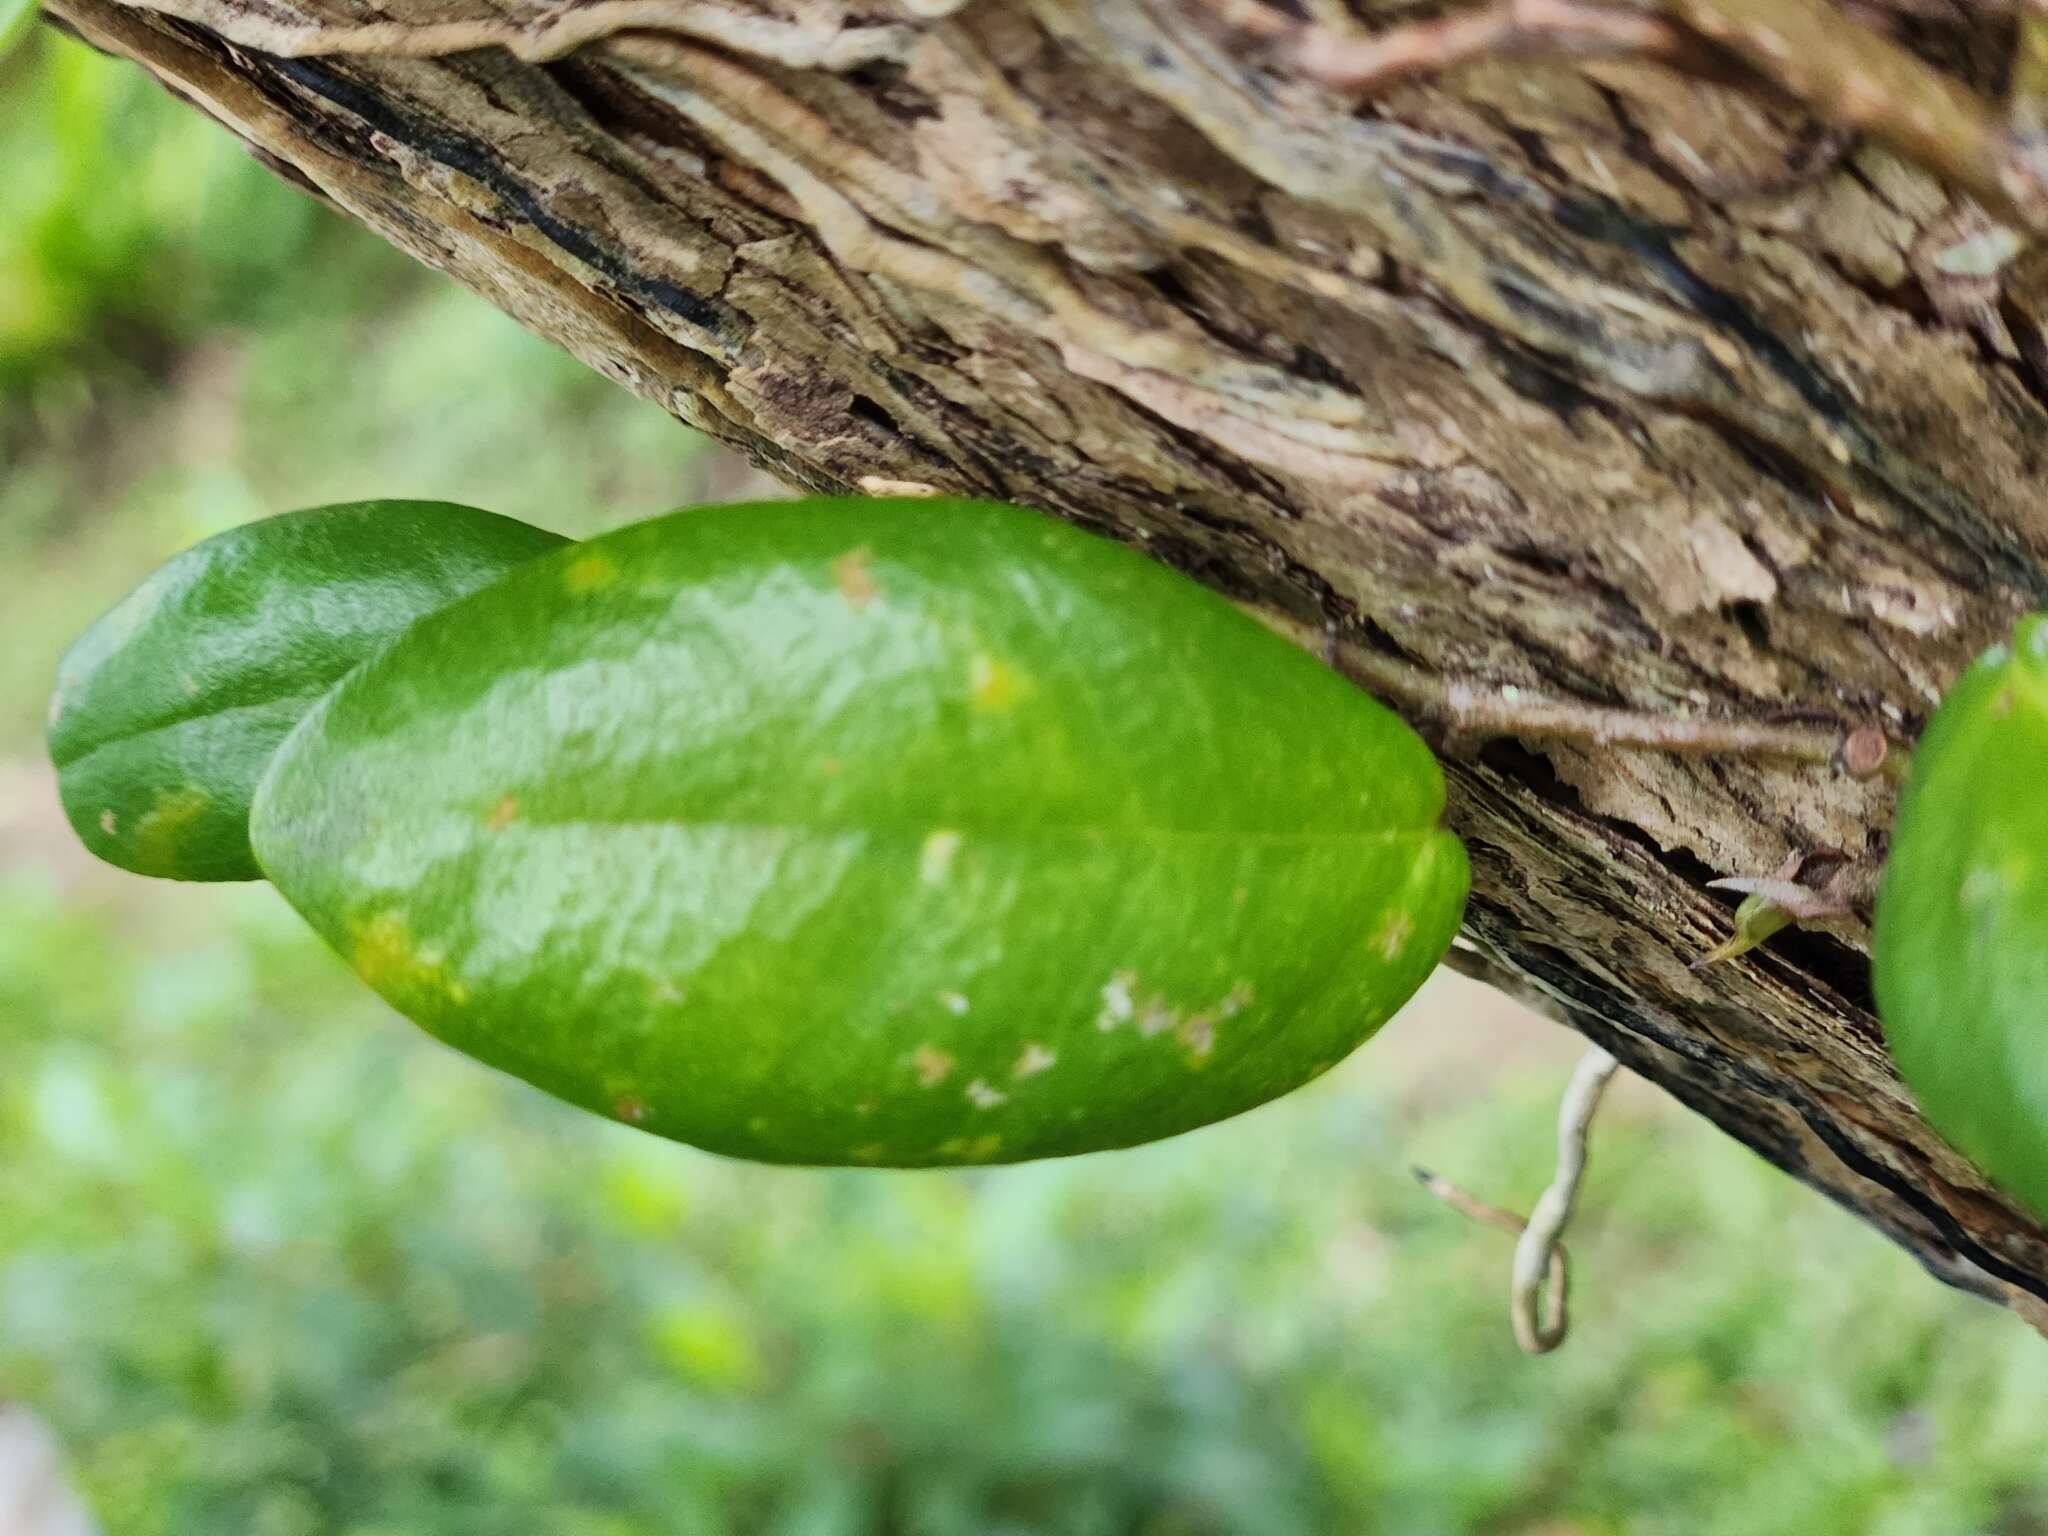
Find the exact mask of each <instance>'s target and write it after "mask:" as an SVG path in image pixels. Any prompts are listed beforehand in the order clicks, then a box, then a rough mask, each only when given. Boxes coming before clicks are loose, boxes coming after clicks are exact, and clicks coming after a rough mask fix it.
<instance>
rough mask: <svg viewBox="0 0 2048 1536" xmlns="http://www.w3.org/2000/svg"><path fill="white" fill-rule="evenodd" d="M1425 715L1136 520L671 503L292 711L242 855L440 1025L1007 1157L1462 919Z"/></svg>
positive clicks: (807, 1153) (1139, 1122)
mask: <svg viewBox="0 0 2048 1536" xmlns="http://www.w3.org/2000/svg"><path fill="white" fill-rule="evenodd" d="M1443 794H1444V788H1443V780H1442V776H1441V774H1440V772H1439V770H1438V768H1437V765H1436V762H1435V760H1434V759H1433V758H1432V757H1431V755H1430V753H1429V751H1428V749H1427V748H1426V747H1425V746H1424V745H1423V744H1422V742H1421V741H1420V740H1418V739H1417V738H1416V737H1415V736H1414V735H1413V734H1412V733H1411V732H1410V731H1409V730H1408V729H1407V728H1406V727H1405V726H1404V725H1402V724H1401V722H1400V721H1399V720H1398V719H1396V718H1395V717H1394V716H1393V715H1392V714H1390V713H1389V712H1388V711H1387V710H1385V709H1384V708H1382V707H1381V706H1380V705H1379V704H1377V703H1375V702H1374V701H1373V700H1372V699H1370V698H1368V697H1367V696H1366V695H1364V694H1362V693H1360V692H1358V691H1357V690H1355V689H1354V688H1352V687H1351V686H1350V685H1349V684H1348V683H1346V682H1345V681H1344V680H1343V679H1341V678H1339V677H1338V676H1337V675H1336V674H1334V673H1333V672H1331V671H1329V670H1328V669H1327V668H1325V667H1323V666H1321V665H1320V664H1319V663H1317V662H1316V661H1315V660H1313V659H1312V658H1310V657H1308V656H1306V655H1304V654H1303V653H1301V652H1300V651H1298V650H1296V649H1295V648H1293V647H1292V646H1290V645H1288V644H1287V643H1286V642H1285V641H1282V640H1280V639H1279V638H1277V637H1276V636H1274V635H1273V634H1271V633H1270V632H1269V631H1267V630H1266V629H1264V628H1263V627H1262V626H1260V625H1259V624H1258V623H1256V622H1255V621H1253V620H1252V619H1250V618H1247V617H1245V616H1244V615H1243V614H1241V613H1240V612H1238V611H1237V610H1236V609H1235V608H1233V607H1232V606H1231V605H1230V604H1229V603H1227V602H1225V601H1224V600H1222V599H1221V598H1219V597H1217V596H1215V595H1214V594H1212V593H1210V592H1208V591H1206V590H1205V589H1203V588H1201V587H1199V586H1197V585H1195V584H1194V583H1192V582H1190V581H1188V580H1186V579H1185V578H1183V577H1181V576H1178V575H1176V574H1175V573H1173V572H1171V571H1169V570H1167V569H1166V568H1165V567H1163V566H1160V565H1158V564H1156V563H1154V562H1152V561H1150V560H1148V559H1146V558H1144V557H1142V556H1140V555H1137V554H1134V553H1132V552H1130V551H1128V550H1125V549H1123V548H1121V547H1119V546H1117V545H1114V544H1111V543H1109V542H1107V541H1105V540H1102V539H1098V538H1095V537H1093V536H1091V535H1087V534H1084V533H1081V532H1079V531H1077V530H1075V529H1072V528H1070V527H1067V526H1065V525H1063V524H1060V523H1057V522H1054V521H1052V520H1050V519H1047V518H1043V517H1040V516H1037V515H1035V514H1031V513H1026V512H1022V511H1019V510H1017V509H1015V508H1006V507H1000V506H992V505H987V504H979V503H964V502H953V501H944V500H875V501H838V502H833V501H825V502H813V503H800V504H788V503H779V504H770V505H761V506H739V507H722V508H712V509H706V510H701V511H693V512H686V513H681V514H678V515H674V516H671V517H668V518H664V519H661V520H658V521H655V522H651V523H643V524H640V525H638V526H635V527H632V528H627V529H624V530H621V531H619V532H617V533H614V534H610V535H607V536H606V537H603V538H600V539H597V540H594V541H592V542H590V543H588V544H584V545H579V546H577V547H575V548H573V549H569V550H563V551H559V552H557V553H556V554H553V555H550V556H547V557H545V558H543V559H541V560H538V561H535V562H532V563H531V564H528V565H525V566H522V567H521V568H519V569H518V570H516V571H513V572H512V573H511V574H509V575H508V576H506V577H505V578H504V579H503V580H502V581H500V582H497V583H495V584H494V585H492V586H490V587H489V588H487V589H485V590H483V591H481V592H478V593H476V594H475V595H474V596H472V597H470V598H468V599H466V600H464V601H462V602H459V603H456V604H454V605H453V606H451V607H449V608H446V609H443V610H442V611H440V612H438V613H436V614H433V615H430V616H429V617H427V618H425V619H423V620H422V621H421V622H420V623H419V624H418V625H416V626H415V627H414V628H413V629H412V630H410V631H409V632H408V633H407V634H406V635H405V636H404V637H403V638H402V639H400V640H399V641H398V642H397V643H396V644H395V645H393V646H392V647H391V649H389V650H388V651H386V652H385V653H383V654H382V655H381V656H379V657H377V658H376V659H374V660H372V661H370V662H368V663H367V664H366V665H364V666H363V667H362V668H361V669H360V670H358V671H356V672H354V673H353V674H351V675H350V676H349V677H348V678H347V679H345V680H344V681H343V682H342V683H341V684H340V685H339V686H338V687H337V688H336V689H335V690H334V691H333V692H332V693H330V694H329V695H328V696H327V697H326V698H325V699H323V700H322V701H321V702H320V704H319V705H317V706H316V707H315V708H314V710H313V711H312V712H311V713H310V714H309V715H308V716H307V717H306V719H305V720H304V721H303V722H302V723H301V724H300V726H299V728H298V729H297V731H296V732H295V733H294V734H293V736H292V737H291V739H290V740H289V741H288V742H287V743H286V744H285V745H284V747H283V748H282V749H280V751H279V753H278V756H277V758H276V760H275V761H274V763H273V765H272V767H271V769H270V771H269V773H268V775H267V776H266V777H265V779H264V782H263V784H262V786H261V787H260V789H259V791H258V794H257V800H256V806H255V812H254V816H253V819H252V828H253V837H254V841H255V847H256V851H257V855H258V857H259V859H260V860H261V862H262V865H263V868H264V870H265V872H266V873H267V874H268V875H269V876H270V878H271V879H272V880H273V881H275V882H276V884H277V886H278V888H279V889H280V890H281V891H283V893H284V894H285V896H286V897H287V898H288V899H289V900H290V901H291V902H292V903H293V904H294V905H295V906H297V907H298V909H299V910H300V911H301V912H302V913H304V914H305V916H306V917H307V918H308V919H309V920H310V921H311V923H312V924H313V926H314V927H315V928H316V929H318V930H319V931H320V933H321V934H322V935H324V936H325V937H326V938H327V940H328V941H329V942H330V943H332V944H333V945H334V946H335V947H336V948H337V949H338V950H339V951H340V952H341V953H342V954H344V955H345V956H347V957H348V958H349V959H350V960H351V961H352V963H353V964H354V966H355V968H356V969H357V970H358V972H359V973H360V974H361V975H362V976H363V977H364V978H365V979H366V980H367V981H368V982H369V983H370V984H371V985H372V986H373V987H375V988H376V989H377V990H378V991H379V992H380V993H382V994H383V995H384V996H385V997H386V998H388V999H389V1000H390V1001H391V1002H392V1003H393V1004H394V1005H395V1006H397V1007H398V1008H399V1009H400V1010H401V1011H402V1012H404V1013H406V1014H408V1015H410V1016H411V1017H412V1018H414V1019H416V1020H417V1021H418V1022H419V1023H421V1024H422V1025H423V1026H425V1027H426V1028H427V1029H428V1030H430V1031H431V1032H433V1033H434V1034H436V1035H438V1036H439V1037H441V1038H442V1039H443V1040H445V1041H447V1042H449V1043H450V1044H452V1045H454V1046H456V1047H458V1048H459V1049H461V1050H464V1051H467V1052H469V1053H471V1054H472V1055H474V1056H476V1057H479V1058H481V1059H482V1060H484V1061H486V1062H489V1063H491V1064H493V1065H495V1066H498V1067H500V1068H503V1069H504V1070H506V1071H508V1072H511V1073H514V1074H516V1075H518V1076H520V1077H522V1078H525V1079H527V1080H528V1081H529V1082H532V1083H535V1084H537V1085H539V1086H540V1087H542V1088H544V1089H546V1090H548V1091H549V1092H552V1093H555V1094H558V1095H560V1096H561V1097H563V1098H565V1099H568V1100H571V1101H572V1102H574V1103H577V1104H580V1105H583V1106H586V1107H587V1108H590V1109H593V1110H596V1111H598V1112H600V1113H603V1114H606V1115H610V1116H613V1117H615V1118H617V1119H619V1120H622V1121H625V1122H628V1123H631V1124H634V1125H639V1126H643V1127H645V1128H646V1129H648V1130H650V1131H654V1132H658V1133H660V1134H662V1135H665V1136H670V1137H674V1138H677V1139H680V1140H684V1141H689V1142H693V1143H695V1144H697V1145H699V1146H702V1147H707V1148H710V1149H712V1150H715V1151H718V1152H723V1153H728V1154H732V1155H737V1156H742V1157H749V1158H756V1159H762V1160H766V1161H772V1162H798V1163H854V1164H859V1163H867V1164H884V1165H894V1166H904V1165H921V1164H948V1163H974V1162H1005V1161H1013V1160H1018V1159H1024V1158H1032V1157H1043V1156H1049V1155H1055V1154H1062V1153H1073V1152H1085V1151H1089V1150H1093V1149H1096V1148H1105V1147H1116V1146H1124V1145H1129V1144H1132V1143H1137V1142H1143V1141H1149V1140H1152V1139H1155V1138H1158V1137H1162V1136H1167V1135H1171V1134H1173V1133H1175V1132H1179V1131H1184V1130H1188V1129H1190V1128H1192V1127H1194V1126H1199V1125H1203V1124H1206V1123H1208V1122H1210V1121H1213V1120H1218V1119H1221V1118H1223V1117H1224V1116H1227V1115H1232V1114H1235V1113H1237V1112H1238V1111H1240V1110H1244V1109H1248V1108H1250V1107H1252V1106H1253V1105H1256V1104H1260V1103H1263V1102H1265V1101H1266V1100H1268V1099H1271V1098H1273V1097H1275V1096H1277V1095H1279V1094H1282V1093H1285V1092H1287V1091H1288V1090H1289V1089H1292V1088H1294V1087H1296V1086H1298V1085H1300V1084H1301V1083H1303V1082H1306V1081H1307V1080H1308V1079H1310V1078H1312V1077H1314V1076H1316V1075H1317V1074H1318V1073H1320V1072H1322V1071H1323V1070H1325V1069H1326V1068H1328V1067H1329V1066H1331V1065H1332V1064H1334V1063H1335V1062H1336V1061H1338V1060H1339V1059H1340V1058H1342V1057H1343V1056H1344V1055H1346V1054H1347V1053H1348V1052H1349V1051H1351V1050H1352V1048H1353V1047H1355V1046H1356V1045H1357V1044H1358V1043H1359V1042H1360V1041H1362V1040H1363V1039H1365V1038H1366V1037H1367V1036H1369V1035H1370V1034H1372V1033H1373V1031H1374V1030H1375V1029H1377V1028H1378V1027H1379V1025H1380V1024H1381V1023H1382V1022H1384V1021H1385V1020H1386V1018H1387V1017H1388V1016H1389V1015H1390V1014H1392V1013H1393V1011H1394V1010H1395V1009H1396V1008H1397V1007H1398V1006H1399V1005H1400V1004H1401V1003H1402V1002H1403V1001H1404V1000H1405V999H1406V998H1407V997H1408V996H1409V995H1410V994H1411V993H1412V992H1413V991H1414V989H1415V988H1416V987H1417V986H1418V985H1419V984H1420V983H1421V981H1422V980H1423V978H1424V977H1425V976H1427V975H1428V973H1429V971H1430V969H1431V967H1432V966H1433V965H1434V964H1435V962H1436V961H1437V959H1438V958H1439V957H1440V956H1441V955H1442V953H1443V952H1444V950H1445V949H1446V948H1447V947H1448V945H1449V942H1450V939H1451V937H1452V935H1453V933H1454V932H1455V930H1456V927H1457V924H1458V920H1459V916H1460V912H1461V910H1462V907H1463V902H1464V897H1465V889H1466V878H1467V873H1466V861H1465V856H1464V850H1463V848H1462V847H1461V846H1460V845H1459V843H1458V842H1457V840H1456V839H1455V838H1454V837H1452V836H1451V835H1450V834H1449V833H1448V832H1446V831H1444V830H1442V828H1441V827H1440V825H1439V821H1440V818H1441V815H1442V810H1443Z"/></svg>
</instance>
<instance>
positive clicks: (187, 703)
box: [49, 501, 564, 880]
mask: <svg viewBox="0 0 2048 1536" xmlns="http://www.w3.org/2000/svg"><path fill="white" fill-rule="evenodd" d="M563 542H564V540H563V539H561V538H560V537H559V536H558V535H556V534H552V533H548V532H546V531H544V530H542V529H539V528H534V527H530V526H529V525H527V524H525V523H520V522H515V521H513V520H512V519H511V518H506V517H499V516H496V515H495V514H493V513H490V512H479V511H477V510H476V509H475V508H473V507H460V506H452V505H449V504H448V503H445V502H432V501H369V502H355V503H350V504H347V505H343V506H332V507H316V508H313V509H311V510H309V511H304V512H290V513H286V514H284V515H282V516H278V517H272V518H266V519H264V520H263V521H261V522H256V523H251V524H248V525H246V526H244V527H240V528H233V529H230V530H229V531H227V532H226V533H222V534H219V535H217V536H215V537H214V538H211V539H207V540H205V541H204V542H203V543H200V544H196V545H194V546H193V547H192V548H190V549H188V550H186V551H184V552H183V553H182V554H179V555H176V556H174V557H173V558H172V559H171V560H169V561H168V562H166V563H165V564H164V565H162V566H160V567H159V568H158V569H157V570H156V571H155V572H154V573H153V574H152V575H150V576H149V577H148V579H146V580H145V581H144V582H143V583H142V585H141V586H139V587H137V588H136V589H135V590H134V591H133V592H131V593H130V594H129V595H128V596H127V597H125V598H123V599H122V600H121V601H120V602H119V603H117V604H116V605H115V606H114V608H113V609H112V610H111V611H110V612H109V613H107V615H106V616H105V617H104V618H102V619H100V621H99V622H98V623H96V624H94V625H93V627H92V628H91V629H89V630H87V631H86V633H85V634H84V635H83V636H82V637H80V639H79V641H78V643H77V644H75V645H74V646H72V648H71V649H70V651H69V652H67V653H66V655H65V657H64V659H63V661H62V663H60V665H59V667H58V680H57V689H56V693H55V695H54V696H53V698H52V700H51V704H50V730H49V745H50V757H51V760H52V761H53V762H54V763H55V764H56V766H57V773H58V788H59V791H60V793H61V795H62V798H63V801H64V810H65V813H66V815H68V816H69V818H70V820H71V824H72V826H73V827H74V828H76V829H77V832H78V835H79V837H80V838H81V839H83V840H84V842H85V845H86V846H87V847H88V848H90V849H91V850H92V851H93V852H94V853H96V854H98V855H99V856H100V857H101V858H103V859H105V860H107V861H108V862H109V863H111V864H117V865H119V866H121V867H122V868H123V869H128V870H132V871H134V872H136V873H137V874H144V875H160V876H165V877H168V878H170V879H177V880H256V879H261V878H262V871H261V870H260V869H258V868H257V866H256V861H255V857H254V855H253V854H252V853H251V852H250V849H249V835H248V819H249V802H250V799H251V797H252V795H253V794H254V793H255V788H256V781H257V779H258V778H260V777H261V776H262V773H263V770H264V768H265V767H266V766H267V765H268V764H269V761H270V755H271V753H272V752H273V751H275V750H276V748H277V745H278V743H279V742H281V741H282V740H284V738H285V736H286V734H287V733H288V732H289V731H290V730H291V728H292V727H293V726H295V725H296V724H298V722H299V718H300V716H302V715H303V714H305V712H306V711H307V709H309V708H310V707H311V706H312V703H313V701H314V700H315V699H317V698H318V697H319V696H320V695H321V694H323V693H324V692H326V691H327V689H328V688H329V687H330V686H331V685H332V684H333V683H334V682H335V680H336V679H338V678H339V677H341V675H342V674H343V673H345V672H347V671H348V670H349V669H350V668H351V667H353V666H355V665H356V664H357V663H358V662H360V661H362V660H363V659H364V658H365V657H368V656H371V655H374V654H375V653H376V652H377V651H379V650H382V649H383V648H384V647H385V646H386V645H388V644H389V643H390V642H391V641H392V640H393V639H395V638H396V637H397V636H398V635H399V634H400V633H401V632H403V631H404V629H405V628H406V627H407V626H408V625H410V624H411V623H412V622H413V621H414V620H415V619H417V618H419V617H420V616H421V615H422V614H426V613H431V612H432V611H433V610H434V609H436V608H440V607H443V606H445V605H446V604H448V603H450V602H452V601H454V600H455V599H456V598H458V597H462V596H465V595H466V594H468V593H470V592H473V591H475V590H476V589H477V588H478V587H480V586H483V585H485V584H486V583H488V582H491V581H495V580H496V579H497V578H498V577H500V576H502V575H504V574H505V572H506V571H508V570H510V569H511V568H512V567H514V566H516V565H518V564H520V563H521V562H523V561H526V560H530V559H533V558H534V557H535V556H538V555H541V554H545V553H547V552H548V551H549V550H552V549H555V548H557V547H559V546H560V545H561V544H562V543H563Z"/></svg>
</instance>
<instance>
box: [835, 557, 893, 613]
mask: <svg viewBox="0 0 2048 1536" xmlns="http://www.w3.org/2000/svg"><path fill="white" fill-rule="evenodd" d="M873 557H874V551H873V550H871V549H869V548H868V547H867V546H866V545H865V544H863V545H862V546H861V547H860V548H859V549H850V550H848V551H847V552H846V553H845V554H843V555H841V556H840V557H839V558H838V559H837V560H834V561H833V562H832V580H833V581H834V582H836V583H838V586H839V595H840V596H841V597H843V598H845V599H846V606H847V607H849V608H851V609H852V610H853V611H854V612H855V613H859V612H861V611H862V610H863V609H865V608H866V607H867V606H868V604H870V603H872V602H873V601H874V600H875V599H876V598H877V597H878V596H880V595H881V588H879V587H877V586H876V585H875V578H874V575H873V573H872V572H870V571H869V570H868V561H869V560H870V559H872V558H873Z"/></svg>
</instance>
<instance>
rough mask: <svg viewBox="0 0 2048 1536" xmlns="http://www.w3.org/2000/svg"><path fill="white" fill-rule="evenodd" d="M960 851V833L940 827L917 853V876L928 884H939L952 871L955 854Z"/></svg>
mask: <svg viewBox="0 0 2048 1536" xmlns="http://www.w3.org/2000/svg"><path fill="white" fill-rule="evenodd" d="M959 851H960V834H959V833H958V832H954V831H950V830H948V829H946V828H943V827H942V828H940V829H939V830H938V831H936V832H934V833H932V835H931V836H930V837H927V838H926V839H925V840H924V846H923V847H922V848H920V849H919V850H918V854H917V877H918V879H920V880H922V881H923V882H924V883H925V884H926V885H938V884H939V883H941V882H942V881H943V880H944V879H945V878H946V876H947V874H948V873H949V872H951V870H952V868H953V856H954V855H955V854H957V853H958V852H959Z"/></svg>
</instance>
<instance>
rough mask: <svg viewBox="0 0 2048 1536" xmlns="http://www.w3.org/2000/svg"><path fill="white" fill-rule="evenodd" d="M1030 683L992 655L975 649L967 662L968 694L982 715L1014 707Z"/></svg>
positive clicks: (999, 712)
mask: <svg viewBox="0 0 2048 1536" xmlns="http://www.w3.org/2000/svg"><path fill="white" fill-rule="evenodd" d="M1029 686H1030V685H1029V684H1028V683H1027V682H1026V681H1025V680H1024V679H1023V678H1022V677H1020V676H1018V675H1017V673H1016V672H1015V671H1014V670H1013V669H1011V668H1010V667H1009V666H1007V665H1006V664H1004V663H1003V662H1000V661H998V660H996V658H995V657H993V656H990V655H986V654H984V653H983V652H980V651H977V652H975V653H974V655H973V656H972V657H971V658H970V659H969V660H968V663H967V697H968V700H969V701H970V702H971V703H972V704H973V705H974V707H975V708H976V709H978V710H980V711H981V712H982V713H983V714H988V715H1000V714H1004V713H1006V712H1007V711H1009V710H1011V709H1014V708H1016V706H1017V701H1018V700H1019V699H1021V698H1023V697H1024V695H1025V693H1026V692H1027V691H1028V690H1029Z"/></svg>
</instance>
